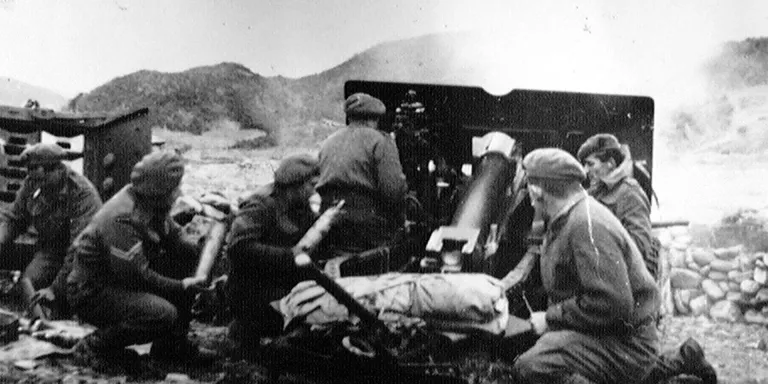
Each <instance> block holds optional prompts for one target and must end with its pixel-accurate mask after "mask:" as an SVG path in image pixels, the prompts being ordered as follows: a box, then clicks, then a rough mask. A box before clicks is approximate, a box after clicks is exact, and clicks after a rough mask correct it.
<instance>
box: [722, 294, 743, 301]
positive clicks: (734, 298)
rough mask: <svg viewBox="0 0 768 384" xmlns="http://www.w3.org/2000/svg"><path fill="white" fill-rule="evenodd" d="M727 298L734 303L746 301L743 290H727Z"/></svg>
mask: <svg viewBox="0 0 768 384" xmlns="http://www.w3.org/2000/svg"><path fill="white" fill-rule="evenodd" d="M725 299H726V300H728V301H733V302H734V303H738V302H741V301H744V294H743V293H741V292H727V293H726V294H725Z"/></svg>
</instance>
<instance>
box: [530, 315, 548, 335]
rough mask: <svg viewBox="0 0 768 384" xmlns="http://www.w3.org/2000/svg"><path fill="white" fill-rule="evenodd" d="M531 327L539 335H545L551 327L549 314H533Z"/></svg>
mask: <svg viewBox="0 0 768 384" xmlns="http://www.w3.org/2000/svg"><path fill="white" fill-rule="evenodd" d="M531 325H532V326H533V331H534V332H536V334H537V335H543V334H544V332H546V331H547V330H548V329H549V327H548V325H547V313H546V312H533V313H531Z"/></svg>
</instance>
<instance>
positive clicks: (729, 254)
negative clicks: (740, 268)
mask: <svg viewBox="0 0 768 384" xmlns="http://www.w3.org/2000/svg"><path fill="white" fill-rule="evenodd" d="M743 249H744V246H743V245H734V246H733V247H728V248H718V249H715V250H714V251H713V252H714V254H715V257H717V258H718V259H722V260H731V259H733V258H735V257H736V256H738V255H739V254H740V253H741V251H742V250H743Z"/></svg>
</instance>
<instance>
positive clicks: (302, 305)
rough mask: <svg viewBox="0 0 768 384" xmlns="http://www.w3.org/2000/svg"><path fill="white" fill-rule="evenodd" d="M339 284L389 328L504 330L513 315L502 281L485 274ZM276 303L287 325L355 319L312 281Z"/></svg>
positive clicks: (368, 278)
mask: <svg viewBox="0 0 768 384" xmlns="http://www.w3.org/2000/svg"><path fill="white" fill-rule="evenodd" d="M336 282H337V283H338V284H339V285H340V286H341V287H343V288H344V289H345V290H346V291H347V292H349V293H350V294H351V295H352V297H354V298H355V299H356V300H358V301H359V302H360V303H361V304H362V305H363V306H364V307H365V308H366V309H368V310H369V311H370V312H372V313H377V314H378V317H379V319H381V320H383V321H384V322H385V323H387V325H389V326H390V327H396V326H397V325H403V324H406V323H413V322H414V321H423V322H425V323H427V324H428V325H431V326H433V327H435V328H437V329H440V330H446V331H468V330H473V329H475V330H484V331H487V332H491V333H495V334H500V333H501V332H502V331H503V330H504V328H505V327H506V323H507V320H508V318H509V314H508V302H507V298H506V295H505V293H504V288H503V286H502V284H501V282H500V281H499V280H498V279H496V278H494V277H491V276H488V275H485V274H478V273H457V274H417V273H414V274H406V273H388V274H384V275H378V276H360V277H344V278H339V279H336ZM275 304H276V305H275V307H276V308H278V310H279V311H280V312H281V313H282V315H283V317H284V319H285V322H286V324H288V323H290V322H292V321H294V320H295V319H303V320H304V321H305V322H306V323H308V324H312V325H320V326H322V325H328V324H331V323H335V322H344V321H352V322H355V321H357V319H356V317H355V316H350V314H349V311H348V310H347V308H346V307H345V306H343V305H341V304H339V302H338V301H336V299H335V298H334V297H333V296H331V295H330V294H329V293H327V292H326V291H325V289H324V288H323V287H321V286H319V285H318V284H317V283H315V282H314V281H304V282H302V283H299V284H298V285H296V287H294V288H293V290H292V291H291V292H290V293H289V294H288V295H287V296H285V297H284V298H283V299H281V300H280V301H279V302H276V303H275Z"/></svg>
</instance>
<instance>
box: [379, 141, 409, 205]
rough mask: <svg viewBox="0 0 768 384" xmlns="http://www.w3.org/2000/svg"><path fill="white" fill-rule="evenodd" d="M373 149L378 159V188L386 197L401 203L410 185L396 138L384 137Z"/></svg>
mask: <svg viewBox="0 0 768 384" xmlns="http://www.w3.org/2000/svg"><path fill="white" fill-rule="evenodd" d="M373 151H374V156H375V158H376V160H377V165H376V166H377V173H378V178H379V183H378V184H379V185H378V189H379V191H380V193H381V194H382V196H383V197H384V198H385V199H387V200H388V201H390V202H393V203H399V202H400V201H402V200H403V198H404V197H405V193H406V192H407V189H408V186H407V185H406V182H405V174H404V173H403V166H402V165H401V164H400V155H399V153H398V152H397V146H396V145H395V142H394V140H392V139H390V138H389V137H388V136H385V137H383V138H382V140H380V141H379V142H378V143H377V144H376V146H375V147H374V149H373Z"/></svg>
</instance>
